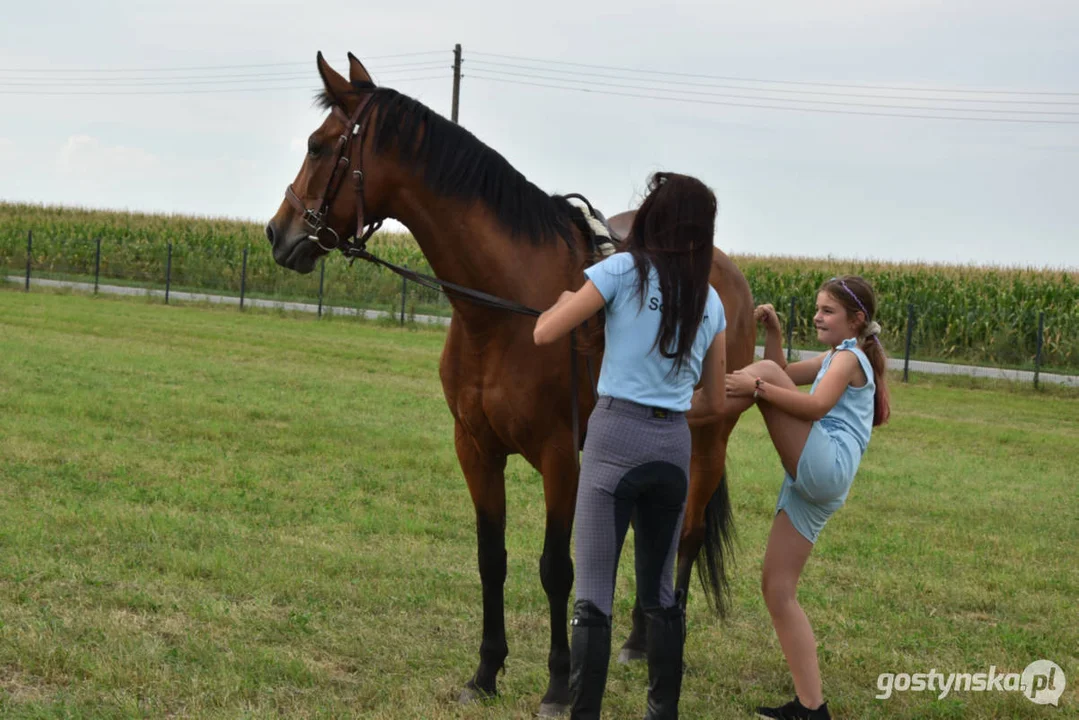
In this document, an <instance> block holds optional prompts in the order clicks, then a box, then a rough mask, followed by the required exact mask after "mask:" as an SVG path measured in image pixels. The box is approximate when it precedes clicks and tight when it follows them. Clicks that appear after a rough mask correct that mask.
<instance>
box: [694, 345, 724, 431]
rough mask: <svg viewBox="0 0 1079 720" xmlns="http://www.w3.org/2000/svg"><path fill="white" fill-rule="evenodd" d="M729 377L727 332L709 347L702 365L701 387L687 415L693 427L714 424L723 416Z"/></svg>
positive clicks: (695, 392)
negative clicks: (725, 382) (725, 379)
mask: <svg viewBox="0 0 1079 720" xmlns="http://www.w3.org/2000/svg"><path fill="white" fill-rule="evenodd" d="M726 376H727V331H726V330H724V331H722V332H720V333H718V334H717V335H716V336H715V337H714V338H713V339H712V344H711V345H709V346H708V352H706V353H705V354H704V360H703V361H702V363H701V387H700V389H699V390H696V391H694V393H693V402H692V405H691V406H690V408H689V412H687V413H686V421H687V422H689V423H690V424H691V425H704V424H706V423H710V422H714V421H715V420H718V419H719V418H720V417H721V416H722V415H723V409H724V404H725V403H726V401H727V392H726V387H725V386H724V378H725V377H726Z"/></svg>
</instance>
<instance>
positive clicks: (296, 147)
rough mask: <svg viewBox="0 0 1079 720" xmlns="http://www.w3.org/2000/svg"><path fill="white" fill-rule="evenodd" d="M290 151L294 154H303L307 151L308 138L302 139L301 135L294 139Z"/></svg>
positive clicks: (290, 144)
mask: <svg viewBox="0 0 1079 720" xmlns="http://www.w3.org/2000/svg"><path fill="white" fill-rule="evenodd" d="M289 150H291V151H292V152H294V153H302V152H306V151H307V138H304V137H300V136H299V135H297V136H295V137H293V138H292V142H290V143H289Z"/></svg>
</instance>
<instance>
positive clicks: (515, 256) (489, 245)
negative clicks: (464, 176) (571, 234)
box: [393, 187, 576, 322]
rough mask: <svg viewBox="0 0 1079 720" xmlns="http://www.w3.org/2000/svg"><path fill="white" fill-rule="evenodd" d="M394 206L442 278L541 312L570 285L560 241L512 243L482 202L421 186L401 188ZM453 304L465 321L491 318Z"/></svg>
mask: <svg viewBox="0 0 1079 720" xmlns="http://www.w3.org/2000/svg"><path fill="white" fill-rule="evenodd" d="M394 205H395V207H394V208H393V216H394V217H395V218H397V219H398V220H400V221H401V222H402V223H404V225H405V226H406V227H408V229H409V230H410V231H411V232H412V236H413V237H414V238H415V239H416V242H417V243H418V244H419V246H420V249H421V250H422V251H423V254H424V256H425V257H426V258H427V261H428V262H429V263H430V264H431V268H432V269H433V270H434V272H435V275H437V276H438V277H439V278H440V279H442V280H446V281H449V282H452V283H456V284H458V285H462V286H464V287H468V288H471V289H474V290H479V291H481V292H485V293H489V294H491V295H495V296H497V297H501V298H505V299H509V300H514V301H516V302H519V303H522V304H524V305H528V306H530V307H534V308H536V309H539V310H543V309H545V308H547V307H549V306H550V305H551V304H553V303H554V301H555V300H557V299H558V295H559V294H560V293H561V292H562V291H563V290H567V289H570V284H571V283H572V282H573V280H574V278H573V277H572V275H573V274H574V272H575V271H574V270H573V269H572V266H573V263H572V262H571V261H570V257H569V255H570V251H569V249H568V248H567V247H566V244H565V243H564V242H562V241H561V240H560V239H559V240H558V242H551V243H542V244H538V245H537V244H533V243H529V242H526V241H516V240H514V239H513V238H511V237H510V233H509V231H508V230H507V229H505V228H503V227H502V226H501V224H500V223H499V222H498V220H497V219H496V218H495V216H494V213H492V212H491V211H490V210H489V209H488V208H487V207H486V206H484V205H483V203H478V202H477V203H467V204H466V203H464V202H461V201H458V200H454V199H447V198H444V197H437V196H434V195H433V194H432V193H430V192H428V191H426V189H425V188H421V187H417V188H403V189H402V191H401V192H399V193H398V195H397V198H396V200H395V202H394ZM573 289H576V288H573ZM454 305H455V308H456V309H457V310H459V311H460V312H461V314H462V315H463V317H464V319H466V320H467V318H468V317H470V316H476V317H477V318H483V319H484V320H485V321H488V322H489V320H490V317H491V315H490V313H491V311H490V310H483V311H479V312H476V310H478V309H477V308H474V307H471V306H469V305H467V301H463V302H455V303H454ZM495 312H504V311H495Z"/></svg>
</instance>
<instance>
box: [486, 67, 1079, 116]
mask: <svg viewBox="0 0 1079 720" xmlns="http://www.w3.org/2000/svg"><path fill="white" fill-rule="evenodd" d="M466 77H471V78H475V79H477V80H490V81H494V82H501V83H507V84H510V85H532V86H535V87H545V88H553V89H556V90H574V91H577V92H584V93H594V94H597V95H615V96H619V97H631V98H643V99H647V100H667V101H673V102H684V103H693V104H697V105H723V106H728V107H745V108H757V109H764V110H791V111H794V112H814V113H827V114H832V115H864V116H869V117H894V118H913V119H920V120H964V121H971V122H997V123H1035V124H1048V125H1079V121H1076V120H1047V119H1034V118H986V117H969V116H967V117H964V116H956V115H914V114H909V113H878V112H866V111H859V110H833V109H828V108H808V107H790V106H786V105H759V104H754V103H736V102H726V101H721V100H695V99H693V98H679V97H663V96H659V95H643V94H639V93H625V92H616V91H611V90H594V89H590V88H579V87H568V86H565V85H550V84H545V83H535V82H529V81H526V80H506V79H504V78H499V77H491V76H485V75H476V74H475V73H469V74H468V75H467V76H466ZM968 112H969V111H968Z"/></svg>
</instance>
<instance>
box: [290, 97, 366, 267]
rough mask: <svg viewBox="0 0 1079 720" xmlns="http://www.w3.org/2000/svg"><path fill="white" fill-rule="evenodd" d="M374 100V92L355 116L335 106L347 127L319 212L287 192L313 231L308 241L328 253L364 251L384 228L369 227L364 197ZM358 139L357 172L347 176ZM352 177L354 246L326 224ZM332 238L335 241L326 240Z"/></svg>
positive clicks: (361, 101)
mask: <svg viewBox="0 0 1079 720" xmlns="http://www.w3.org/2000/svg"><path fill="white" fill-rule="evenodd" d="M373 97H374V90H373V89H372V90H370V91H368V92H366V93H365V94H364V96H363V99H361V100H360V104H359V105H357V106H356V109H355V110H353V111H352V115H351V116H349V115H345V111H344V110H342V109H341V108H340V107H338V106H336V105H335V106H334V108H333V115H334V117H336V118H338V119H339V120H341V121H342V122H343V123H344V124H345V131H344V132H343V133H341V134H340V135H339V136H338V137H337V142H336V143H335V144H334V150H333V152H334V163H333V170H332V171H331V172H330V177H329V179H328V180H327V181H326V187H324V188H323V190H322V194H321V195H319V198H318V201H317V203H318V205H317V208H318V209H317V210H316V209H312V208H309V207H307V205H306V204H305V203H304V201H303V200H301V199H300V196H299V195H297V194H296V191H295V190H293V189H292V184H291V183H289V186H288V188H286V189H285V199H286V200H288V202H289V204H290V205H292V207H294V208H295V209H296V210H297V212H299V213H301V215H302V216H303V221H304V222H305V223H306V224H307V227H308V228H310V234H309V235H308V236H307V239H308V240H310V241H311V242H313V243H315V244H316V245H318V246H319V247H320V248H322V249H323V250H325V251H326V252H330V251H332V250H337V249H338V248H340V249H341V250H342V251H344V250H346V249H351V248H353V247H356V246H358V247H360V248H362V247H363V246H364V245H365V244H366V243H367V240H368V239H369V238H370V237H371V235H373V234H374V233H375V231H376V230H378V229H379V228H380V227H381V226H382V220H377V221H375V222H373V223H371V224H370V226H367V225H366V214H367V212H366V211H367V207H366V203H365V201H364V195H363V181H364V177H363V143H364V140H365V139H366V136H367V134H366V132H365V130H366V129H367V121H368V120H369V119H370V117H371V110H372V108H374V105H373V104H372V103H371V99H372V98H373ZM356 138H359V153H358V154H357V157H356V169H355V170H353V171H352V172H351V173H349V172H348V169H349V165H350V164H351V161H350V160H349V157H350V156H351V155H352V152H351V150H352V142H353V140H355V139H356ZM348 174H351V175H352V188H353V191H354V192H355V193H356V233H355V237H356V238H357V240H356V241H355V243H353V241H352V240H351V239H349V238H345V239H344V240H342V238H341V236H340V235H338V234H337V231H336V230H334V229H333V228H332V227H330V226H329V225H328V224H327V219H328V217H329V214H330V207H331V206H332V205H333V201H334V200H336V199H337V193H338V192H340V190H341V186H342V185H343V184H344V179H345V175H348ZM327 235H329V236H332V241H330V239H329V238H327V237H326V236H327Z"/></svg>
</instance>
